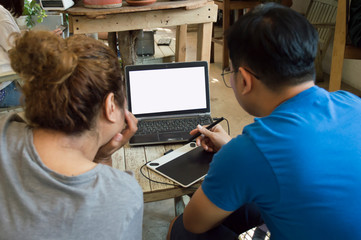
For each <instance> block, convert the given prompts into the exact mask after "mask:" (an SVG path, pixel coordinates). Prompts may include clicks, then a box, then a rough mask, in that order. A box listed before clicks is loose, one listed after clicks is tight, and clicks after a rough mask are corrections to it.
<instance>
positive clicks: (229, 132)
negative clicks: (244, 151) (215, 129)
mask: <svg viewBox="0 0 361 240" xmlns="http://www.w3.org/2000/svg"><path fill="white" fill-rule="evenodd" d="M223 118H224V120H226V122H227V133H228V135H231V131H230V128H229V121H228V119H227V118H225V117H223ZM218 119H220V118H213V120H214V121H217V120H218Z"/></svg>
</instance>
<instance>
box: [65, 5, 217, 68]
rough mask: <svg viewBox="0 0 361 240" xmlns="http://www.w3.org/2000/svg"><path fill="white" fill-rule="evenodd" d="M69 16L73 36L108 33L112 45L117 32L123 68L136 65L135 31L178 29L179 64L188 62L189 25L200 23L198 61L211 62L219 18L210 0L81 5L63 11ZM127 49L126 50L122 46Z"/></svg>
mask: <svg viewBox="0 0 361 240" xmlns="http://www.w3.org/2000/svg"><path fill="white" fill-rule="evenodd" d="M64 12H65V13H67V14H68V16H69V28H70V32H73V33H74V34H83V33H96V32H109V33H110V34H109V36H110V37H109V40H110V46H111V47H113V48H114V47H115V46H114V44H113V42H114V41H113V40H114V38H115V36H116V35H115V33H116V32H118V39H119V46H120V52H121V55H122V60H123V63H124V65H133V64H134V63H135V59H136V55H135V49H134V45H135V39H136V32H134V30H140V29H152V28H158V27H172V26H177V36H176V41H177V43H176V61H185V60H186V37H187V25H189V24H197V25H198V34H197V60H205V61H209V59H210V47H211V39H212V23H213V22H215V21H216V18H217V5H215V4H214V3H213V1H210V0H184V1H164V0H158V1H157V2H155V3H153V4H151V5H146V6H129V5H128V4H127V3H126V2H125V0H123V6H122V7H120V8H111V9H91V8H85V7H84V6H83V4H82V2H79V3H77V4H76V5H75V6H74V7H72V8H69V9H68V10H66V11H64ZM123 46H125V47H123Z"/></svg>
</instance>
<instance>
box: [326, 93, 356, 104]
mask: <svg viewBox="0 0 361 240" xmlns="http://www.w3.org/2000/svg"><path fill="white" fill-rule="evenodd" d="M330 95H331V96H332V97H333V98H335V99H338V100H343V101H349V102H354V103H358V104H361V98H360V97H359V96H356V95H355V94H353V93H350V92H348V91H343V90H340V91H336V92H332V93H330Z"/></svg>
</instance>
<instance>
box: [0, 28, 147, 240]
mask: <svg viewBox="0 0 361 240" xmlns="http://www.w3.org/2000/svg"><path fill="white" fill-rule="evenodd" d="M14 39H15V41H14V47H13V48H12V49H11V50H10V51H9V57H10V60H11V66H12V68H13V69H14V70H15V71H16V72H17V73H18V74H19V75H20V76H21V77H22V79H23V81H24V86H23V88H22V91H23V94H24V97H25V98H24V109H25V119H26V122H25V121H24V120H22V118H20V117H18V115H16V114H14V113H13V114H8V115H5V116H3V117H1V118H0V136H1V138H0V141H1V142H0V146H1V153H0V199H1V200H0V229H1V234H0V239H126V240H128V239H141V237H142V218H143V193H142V189H141V187H140V186H139V184H138V183H137V181H136V180H135V178H134V177H133V176H132V174H129V173H127V172H122V171H119V170H117V169H114V168H112V167H110V166H107V165H106V164H111V156H112V154H113V153H114V152H115V151H116V150H118V149H119V148H121V147H122V146H123V145H124V144H126V143H127V142H128V140H129V139H130V138H131V137H132V136H133V135H134V133H135V132H136V130H137V120H136V118H135V117H134V116H133V115H132V114H131V113H130V112H129V111H128V110H127V109H126V100H125V92H124V91H125V90H124V88H125V86H124V85H125V84H124V80H123V78H122V75H121V69H120V65H119V62H118V59H117V57H116V56H115V54H114V53H113V51H111V50H110V49H109V48H108V47H107V46H106V45H104V44H103V43H102V42H100V41H97V40H95V39H92V38H89V37H86V36H82V35H76V36H73V37H70V38H67V39H62V38H59V37H58V36H56V35H55V34H53V33H50V32H45V31H38V32H37V31H28V32H25V33H23V34H22V35H18V36H14ZM100 163H102V164H100Z"/></svg>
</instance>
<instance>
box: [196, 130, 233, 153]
mask: <svg viewBox="0 0 361 240" xmlns="http://www.w3.org/2000/svg"><path fill="white" fill-rule="evenodd" d="M197 132H200V133H201V134H202V135H201V136H200V137H198V138H197V140H196V143H197V145H198V146H202V147H203V149H204V150H206V151H208V152H217V151H218V150H219V149H221V147H222V146H223V145H225V144H226V143H228V142H229V141H230V140H231V139H232V138H231V137H230V136H229V135H228V134H227V133H226V131H224V129H223V128H222V127H221V126H220V125H216V126H214V127H213V128H212V129H211V130H208V129H206V128H205V127H202V126H200V125H198V126H197V128H196V129H194V130H192V131H191V132H190V134H191V135H194V134H196V133H197Z"/></svg>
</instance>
